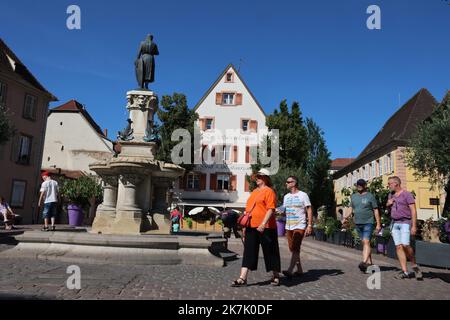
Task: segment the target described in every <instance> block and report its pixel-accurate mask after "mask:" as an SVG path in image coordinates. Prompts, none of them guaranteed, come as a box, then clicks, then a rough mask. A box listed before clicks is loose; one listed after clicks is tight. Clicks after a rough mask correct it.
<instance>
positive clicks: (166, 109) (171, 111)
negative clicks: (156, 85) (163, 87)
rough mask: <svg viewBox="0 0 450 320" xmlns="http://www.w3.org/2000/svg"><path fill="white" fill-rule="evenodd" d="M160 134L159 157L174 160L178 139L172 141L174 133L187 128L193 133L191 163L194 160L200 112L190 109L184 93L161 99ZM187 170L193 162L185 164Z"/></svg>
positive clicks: (191, 166)
mask: <svg viewBox="0 0 450 320" xmlns="http://www.w3.org/2000/svg"><path fill="white" fill-rule="evenodd" d="M157 114H158V118H159V120H160V123H159V124H158V129H159V134H160V135H161V147H160V149H159V151H158V153H157V159H158V160H162V161H167V162H172V160H171V152H172V149H173V147H174V146H175V145H177V144H178V143H179V142H178V141H172V140H171V137H172V133H173V131H174V130H176V129H181V128H182V129H186V130H188V131H189V133H190V134H191V139H192V140H191V163H193V161H194V125H195V121H196V120H197V119H198V114H197V113H196V112H194V111H193V110H191V109H189V107H188V105H187V99H186V96H185V95H184V94H182V93H174V94H173V95H171V96H170V95H165V96H163V97H162V99H161V107H160V108H159V110H158V113H157ZM182 167H184V168H185V169H187V170H191V169H192V168H193V167H194V165H193V164H183V165H182Z"/></svg>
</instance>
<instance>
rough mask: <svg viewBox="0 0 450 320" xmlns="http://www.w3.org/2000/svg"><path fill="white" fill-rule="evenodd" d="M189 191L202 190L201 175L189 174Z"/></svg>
mask: <svg viewBox="0 0 450 320" xmlns="http://www.w3.org/2000/svg"><path fill="white" fill-rule="evenodd" d="M187 189H191V190H199V189H200V175H199V174H196V173H189V174H188V175H187Z"/></svg>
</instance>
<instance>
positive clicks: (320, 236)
mask: <svg viewBox="0 0 450 320" xmlns="http://www.w3.org/2000/svg"><path fill="white" fill-rule="evenodd" d="M314 238H315V239H316V240H319V241H325V240H326V235H325V216H324V215H322V216H320V217H319V219H318V220H317V222H316V224H315V226H314Z"/></svg>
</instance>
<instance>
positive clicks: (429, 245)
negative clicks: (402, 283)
mask: <svg viewBox="0 0 450 320" xmlns="http://www.w3.org/2000/svg"><path fill="white" fill-rule="evenodd" d="M449 221H450V220H448V219H446V218H443V219H440V220H438V221H433V220H432V219H428V220H427V221H425V223H424V226H423V229H422V240H417V241H416V260H417V263H418V264H421V265H427V266H430V267H440V268H450V243H447V241H448V240H449V239H448V233H447V232H448V231H450V230H449V229H450V223H449ZM441 240H442V241H441Z"/></svg>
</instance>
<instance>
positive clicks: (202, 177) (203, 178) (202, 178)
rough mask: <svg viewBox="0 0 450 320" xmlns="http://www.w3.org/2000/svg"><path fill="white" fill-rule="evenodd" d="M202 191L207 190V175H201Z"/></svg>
mask: <svg viewBox="0 0 450 320" xmlns="http://www.w3.org/2000/svg"><path fill="white" fill-rule="evenodd" d="M200 190H206V174H201V175H200Z"/></svg>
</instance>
